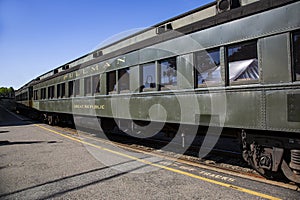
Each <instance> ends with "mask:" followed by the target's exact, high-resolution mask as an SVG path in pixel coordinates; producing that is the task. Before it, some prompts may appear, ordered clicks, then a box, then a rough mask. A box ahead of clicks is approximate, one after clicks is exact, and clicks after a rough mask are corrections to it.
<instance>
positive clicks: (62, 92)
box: [60, 83, 66, 98]
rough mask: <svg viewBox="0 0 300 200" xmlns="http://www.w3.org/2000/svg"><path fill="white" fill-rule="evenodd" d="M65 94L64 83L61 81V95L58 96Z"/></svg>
mask: <svg viewBox="0 0 300 200" xmlns="http://www.w3.org/2000/svg"><path fill="white" fill-rule="evenodd" d="M65 96H66V84H65V83H62V84H61V95H60V97H61V98H63V97H65Z"/></svg>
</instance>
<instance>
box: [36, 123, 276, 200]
mask: <svg viewBox="0 0 300 200" xmlns="http://www.w3.org/2000/svg"><path fill="white" fill-rule="evenodd" d="M35 126H37V127H39V128H42V129H44V130H47V131H49V132H52V133H55V134H57V135H60V136H62V137H65V138H68V139H70V140H73V141H76V142H79V143H82V144H86V145H89V146H92V147H94V148H97V149H100V150H103V151H107V152H110V153H113V154H116V155H120V156H123V157H126V158H129V159H132V160H136V161H139V162H141V163H145V164H147V165H151V166H154V167H157V168H161V169H165V170H168V171H172V172H175V173H177V174H182V175H186V176H189V177H192V178H195V179H198V180H202V181H206V182H209V183H213V184H216V185H220V186H223V187H227V188H231V189H234V190H237V191H240V192H244V193H247V194H251V195H254V196H258V197H262V198H265V199H272V200H279V199H280V198H277V197H273V196H270V195H267V194H263V193H260V192H256V191H253V190H249V189H246V188H242V187H239V186H235V185H232V184H228V183H223V182H219V181H216V180H212V179H209V178H204V177H202V176H198V175H195V174H191V173H189V172H185V171H181V170H178V169H174V168H171V167H167V166H164V165H160V164H156V163H153V162H150V161H147V160H143V159H140V158H137V157H134V156H130V155H127V154H124V153H121V152H117V151H113V150H111V149H107V148H105V147H101V146H98V145H95V144H92V143H89V142H85V141H82V140H80V139H77V138H74V137H71V136H68V135H65V134H62V133H59V132H57V131H54V130H51V129H49V128H46V127H44V126H41V125H37V124H35Z"/></svg>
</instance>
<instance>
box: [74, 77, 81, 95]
mask: <svg viewBox="0 0 300 200" xmlns="http://www.w3.org/2000/svg"><path fill="white" fill-rule="evenodd" d="M74 95H75V97H76V96H79V95H80V79H77V80H75V94H74Z"/></svg>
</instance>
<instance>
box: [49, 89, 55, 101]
mask: <svg viewBox="0 0 300 200" xmlns="http://www.w3.org/2000/svg"><path fill="white" fill-rule="evenodd" d="M53 98H54V86H50V87H48V99H53Z"/></svg>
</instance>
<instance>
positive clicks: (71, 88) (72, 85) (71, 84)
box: [68, 81, 74, 97]
mask: <svg viewBox="0 0 300 200" xmlns="http://www.w3.org/2000/svg"><path fill="white" fill-rule="evenodd" d="M68 84H69V85H68V87H69V97H71V96H73V95H74V81H69V83H68Z"/></svg>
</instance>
